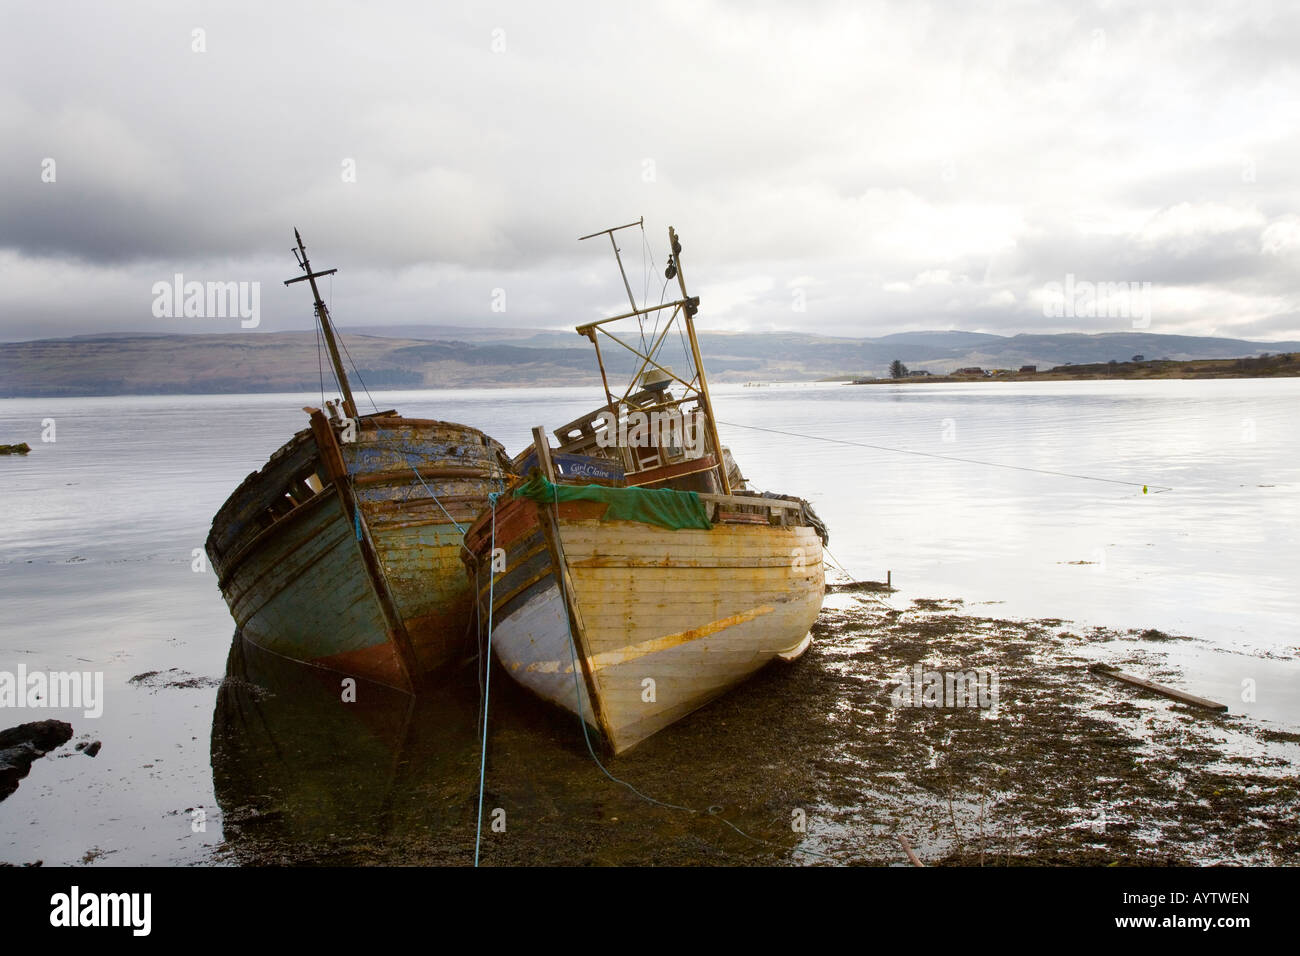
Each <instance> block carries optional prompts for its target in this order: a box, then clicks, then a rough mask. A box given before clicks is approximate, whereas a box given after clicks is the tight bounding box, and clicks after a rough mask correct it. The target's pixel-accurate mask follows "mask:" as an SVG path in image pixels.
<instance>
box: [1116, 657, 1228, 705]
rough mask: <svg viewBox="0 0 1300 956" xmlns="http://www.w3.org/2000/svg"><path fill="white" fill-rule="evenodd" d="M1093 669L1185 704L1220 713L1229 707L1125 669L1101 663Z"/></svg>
mask: <svg viewBox="0 0 1300 956" xmlns="http://www.w3.org/2000/svg"><path fill="white" fill-rule="evenodd" d="M1093 671H1094V672H1095V673H1098V674H1105V675H1106V676H1107V677H1113V678H1115V680H1117V681H1123V682H1124V683H1125V684H1132V685H1133V686H1134V687H1141V688H1142V689H1144V690H1149V691H1153V692H1154V693H1157V694H1162V695H1163V696H1165V697H1168V698H1170V699H1172V700H1177V701H1182V702H1183V703H1184V704H1192V705H1193V706H1196V707H1204V708H1205V709H1206V710H1215V711H1219V712H1220V713H1224V712H1226V711H1227V709H1228V705H1227V704H1220V703H1219V702H1218V701H1213V700H1208V699H1206V698H1204V697H1197V696H1196V695H1195V694H1189V693H1187V692H1186V691H1181V690H1176V689H1175V688H1173V687H1166V686H1165V685H1164V684H1157V683H1155V682H1154V681H1149V680H1144V679H1143V678H1141V677H1134V676H1133V675H1132V674H1125V673H1124V672H1123V671H1119V670H1115V669H1114V668H1113V667H1106V666H1105V665H1099V666H1097V667H1094V668H1093Z"/></svg>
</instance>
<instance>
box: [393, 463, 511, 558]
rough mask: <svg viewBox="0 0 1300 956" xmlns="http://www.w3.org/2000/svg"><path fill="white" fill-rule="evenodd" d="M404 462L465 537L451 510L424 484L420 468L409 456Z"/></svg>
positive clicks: (494, 517)
mask: <svg viewBox="0 0 1300 956" xmlns="http://www.w3.org/2000/svg"><path fill="white" fill-rule="evenodd" d="M406 463H407V464H408V465H411V471H413V472H415V480H416V481H418V482H419V483H420V484H422V485H424V490H425V491H427V492H428V493H429V497H430V498H432V499H433V501H434V503H435V504H436V505H437V506H438V507H439V508H442V513H443V514H445V515H446V516H447V520H448V521H450V522H451V523H452V524H454V525H455V526H456V530H457V531H459V532H460V536H461V537H462V538H464V537H465V529H464V528H463V527H461V524H460V522H459V521H457V520H456V519H455V518H453V517H452V516H451V512H449V511H448V510H447V509H446V508H443V506H442V501H441V500H440V499H439V498H438V496H437V495H435V494H434V493H433V489H432V488H430V487H429V486H428V485H426V484H424V478H423V477H421V475H420V470H419V469H418V468H416V467H415V465H413V464H411V459H410V456H406ZM490 496H491V494H489V497H490ZM492 517H493V520H495V519H496V515H495V514H493V516H492Z"/></svg>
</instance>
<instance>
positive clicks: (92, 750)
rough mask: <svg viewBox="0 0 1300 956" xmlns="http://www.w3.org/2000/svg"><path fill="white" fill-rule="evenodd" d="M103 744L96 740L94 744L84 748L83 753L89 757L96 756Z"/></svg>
mask: <svg viewBox="0 0 1300 956" xmlns="http://www.w3.org/2000/svg"><path fill="white" fill-rule="evenodd" d="M102 746H104V745H103V743H101V742H100V741H98V740H96V741H95V742H94V743H93V744H89V745H87V747H86V749H85V750H83V751H82V753H84V754H85V755H86V756H87V757H93V756H95V754H97V753H99V748H100V747H102Z"/></svg>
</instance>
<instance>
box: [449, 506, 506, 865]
mask: <svg viewBox="0 0 1300 956" xmlns="http://www.w3.org/2000/svg"><path fill="white" fill-rule="evenodd" d="M500 497H501V494H500V493H499V492H496V491H493V492H489V493H488V508H490V509H491V511H492V544H491V546H490V547H489V549H488V562H489V564H488V620H487V665H486V670H487V678H486V681H485V683H484V686H483V748H482V750H481V752H480V754H479V764H478V831H477V832H476V833H475V835H474V865H475V866H478V856H479V848H480V847H481V845H482V843H483V788H484V783H485V781H486V780H487V732H488V703H489V701H490V700H491V695H492V595H493V588H494V586H495V585H496V575H495V574H493V573H492V565H491V563H490V562H491V561H492V554H493V552H495V551H496V549H497V499H498V498H500ZM449 517H450V516H449ZM474 599H475V602H476V603H477V601H478V595H475V597H474Z"/></svg>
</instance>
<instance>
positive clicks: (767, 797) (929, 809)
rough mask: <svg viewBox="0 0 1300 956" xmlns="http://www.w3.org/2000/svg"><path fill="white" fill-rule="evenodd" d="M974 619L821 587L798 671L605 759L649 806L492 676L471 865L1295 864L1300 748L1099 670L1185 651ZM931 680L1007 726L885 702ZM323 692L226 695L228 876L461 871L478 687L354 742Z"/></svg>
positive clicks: (379, 715) (1137, 634)
mask: <svg viewBox="0 0 1300 956" xmlns="http://www.w3.org/2000/svg"><path fill="white" fill-rule="evenodd" d="M960 603H961V602H960V601H945V600H917V601H914V602H912V603H911V604H909V605H907V606H905V607H897V608H896V607H893V606H891V605H890V603H889V595H888V593H887V592H883V591H879V590H873V589H871V588H856V589H850V590H841V591H839V592H838V593H836V594H834V595H833V596H829V597H828V602H827V604H828V606H827V608H826V609H824V610H823V612H822V615H821V617H820V618H819V620H818V622H817V625H816V628H815V630H814V637H815V644H814V645H813V648H812V649H811V650H810V652H809V653H808V654H807V655H805V656H804V658H803V659H801V660H800V661H798V662H796V663H795V664H793V665H778V666H772V667H770V668H768V669H766V670H765V671H763V672H762V673H760V674H759V675H758V676H757V677H756V678H754V679H753V680H751V681H749V682H747V683H746V684H745V685H743V686H742V687H740V688H738V689H737V690H736V691H734V692H732V693H730V694H727V695H725V696H724V697H722V698H720V699H719V700H718V701H716V702H714V703H713V704H711V705H710V706H708V707H706V708H705V709H703V710H701V711H699V712H697V713H695V714H693V715H690V716H689V717H687V718H685V719H684V720H682V721H681V722H679V723H678V724H676V725H675V726H674V727H672V728H670V729H669V730H667V731H664V732H662V733H660V734H659V735H657V736H656V737H654V738H651V739H650V740H648V741H646V742H645V743H644V744H642V745H641V746H639V747H638V748H636V749H635V750H633V751H631V752H629V753H628V754H625V755H623V756H622V757H619V758H617V759H607V760H605V764H606V767H607V769H608V770H609V772H610V773H611V774H613V775H614V776H615V777H618V778H620V779H621V780H623V781H625V782H626V783H628V784H631V785H632V786H634V787H635V788H636V789H637V790H639V791H640V792H641V793H642V794H644V795H645V797H647V798H650V799H645V798H643V797H642V796H638V795H637V794H635V793H633V792H632V791H631V790H629V789H628V788H627V787H625V786H623V785H620V784H619V783H616V782H613V781H611V780H610V779H609V778H608V777H606V776H605V775H604V773H603V772H602V771H601V769H600V768H599V767H598V766H597V765H596V763H595V762H594V761H593V759H592V757H591V755H590V754H589V753H588V752H587V748H586V744H585V742H584V739H583V735H582V732H581V728H580V725H579V724H578V723H577V721H576V720H575V719H574V718H573V717H572V715H569V714H566V713H563V712H560V711H558V710H556V709H552V708H548V707H545V706H543V705H540V704H539V703H538V702H537V701H536V700H534V699H533V698H532V697H531V696H529V695H528V694H527V693H526V692H524V691H522V690H521V689H519V688H518V687H516V686H515V685H514V684H513V683H512V682H511V681H509V680H508V679H507V678H505V677H504V675H503V674H501V673H500V672H499V671H497V672H495V673H494V675H493V681H492V697H491V700H492V707H491V715H492V716H491V719H490V727H489V737H488V739H489V747H488V759H487V772H486V791H485V797H484V807H485V825H484V833H483V839H482V845H481V850H480V852H481V862H482V864H483V865H490V866H502V865H506V866H514V865H525V866H526V865H539V864H552V865H636V866H665V865H668V866H671V865H698V864H706V865H778V866H779V865H841V864H848V865H854V864H866V865H906V857H905V855H904V852H903V849H902V847H901V845H900V843H899V841H898V837H899V836H900V835H903V836H905V837H906V838H907V840H908V841H909V842H910V844H911V846H912V847H913V848H914V849H915V852H916V853H917V855H918V856H919V857H920V859H921V860H922V861H924V863H925V864H926V865H973V866H979V865H984V866H992V865H1078V864H1091V865H1112V864H1118V865H1123V866H1141V865H1171V864H1264V865H1294V864H1296V863H1297V862H1300V781H1298V780H1297V777H1296V773H1295V766H1296V758H1297V754H1300V734H1296V733H1291V732H1289V731H1288V730H1280V729H1278V728H1276V727H1272V728H1270V727H1269V726H1268V725H1266V724H1265V723H1263V722H1260V721H1256V720H1253V719H1251V718H1249V717H1245V716H1243V715H1240V714H1235V715H1234V714H1233V713H1232V710H1231V703H1232V702H1231V701H1225V703H1228V704H1229V712H1228V713H1227V714H1215V713H1211V712H1207V711H1204V710H1201V709H1198V708H1193V707H1189V706H1187V705H1184V704H1179V703H1176V702H1174V701H1171V700H1168V699H1165V698H1161V697H1158V696H1155V695H1152V694H1150V693H1149V692H1144V691H1142V690H1140V689H1138V688H1132V687H1128V686H1126V685H1121V684H1117V683H1115V682H1113V681H1110V680H1108V679H1106V678H1105V677H1103V676H1100V675H1098V674H1096V673H1094V672H1092V671H1090V669H1089V668H1090V667H1091V666H1092V665H1093V664H1095V663H1096V662H1098V661H1105V662H1107V663H1110V664H1113V665H1123V666H1125V667H1126V669H1129V670H1132V671H1133V672H1135V673H1140V674H1142V675H1143V676H1146V677H1148V678H1150V679H1153V680H1164V681H1167V682H1170V683H1176V682H1177V680H1178V678H1179V674H1178V673H1177V669H1176V668H1174V667H1172V666H1171V665H1170V664H1169V663H1168V661H1167V659H1166V656H1167V655H1166V654H1165V652H1164V651H1163V650H1162V648H1164V647H1166V646H1169V645H1171V644H1173V643H1177V642H1181V641H1189V640H1195V639H1194V638H1190V637H1182V636H1176V635H1166V634H1161V633H1159V632H1155V631H1150V630H1145V631H1143V630H1138V629H1134V630H1133V631H1129V632H1118V631H1112V630H1106V629H1101V628H1090V629H1081V628H1078V627H1073V626H1071V625H1070V624H1069V623H1067V622H1063V621H1058V620H1029V621H1024V620H1004V619H999V618H996V617H987V616H980V615H975V614H969V613H964V612H962V611H961V610H960ZM232 660H234V655H233V653H232ZM918 663H919V664H922V665H924V666H925V667H927V668H928V667H937V668H946V669H960V670H970V669H976V668H985V669H990V670H991V671H996V673H997V675H998V688H999V701H998V706H997V708H996V711H995V712H994V713H990V711H989V710H988V709H979V708H975V707H955V708H954V707H936V708H928V707H899V706H895V704H896V701H895V700H894V699H892V698H891V694H892V693H893V692H894V689H895V688H897V687H898V686H899V684H900V681H903V680H905V679H906V677H907V675H908V673H909V671H910V669H911V668H913V667H914V665H916V664H918ZM262 683H263V684H264V683H265V682H262ZM321 688H322V690H321V693H320V694H319V695H318V696H319V699H318V700H317V701H316V702H315V703H312V704H310V705H308V704H307V703H305V702H304V700H303V699H302V695H301V694H300V693H299V692H298V689H296V688H295V689H294V691H293V692H292V693H288V694H287V693H286V690H285V688H284V687H283V686H279V687H277V686H275V685H274V684H272V685H271V687H270V689H267V687H265V686H261V684H259V683H257V682H250V681H247V680H245V679H243V678H240V677H237V676H232V677H228V679H227V681H226V683H225V684H224V685H223V687H222V688H221V691H220V692H219V701H218V708H217V709H218V714H217V720H216V722H215V723H214V730H213V765H214V771H215V772H216V774H217V778H216V783H217V793H218V798H219V800H220V802H221V806H222V809H223V812H224V826H225V834H226V842H225V843H224V844H223V846H222V847H221V848H220V849H219V850H218V852H217V854H216V857H215V859H214V861H213V862H218V863H222V862H224V863H233V864H247V865H259V864H266V863H322V864H339V865H369V864H397V865H403V864H419V865H429V864H444V865H467V864H469V863H471V862H472V861H473V858H474V844H475V820H476V811H477V802H478V770H479V763H478V759H479V749H478V740H479V738H478V734H479V725H478V718H477V713H478V706H479V700H480V693H481V688H480V687H479V685H478V681H477V679H476V677H475V675H474V673H473V671H472V670H467V671H466V672H464V673H462V674H461V675H460V679H459V680H458V682H457V684H456V687H455V688H454V690H453V691H452V692H451V693H449V694H448V695H446V696H445V697H444V699H442V700H441V701H440V702H438V703H437V704H436V705H434V706H435V710H434V711H433V712H430V711H428V710H426V709H425V708H426V706H427V705H424V704H421V705H420V706H419V707H417V708H414V709H413V708H411V707H409V706H407V705H406V704H404V703H402V701H400V700H396V699H395V700H394V701H392V702H391V706H384V707H376V708H374V709H372V710H370V711H368V712H366V713H365V714H362V715H360V716H358V713H357V712H355V711H353V712H349V713H348V715H347V718H346V719H347V720H349V721H357V720H359V721H360V722H359V723H357V724H356V725H355V726H353V725H351V724H338V725H337V726H331V725H330V721H333V720H336V719H343V718H341V717H339V714H338V712H339V709H340V708H339V707H338V705H337V704H336V703H335V696H334V691H333V682H332V680H329V679H326V680H323V681H321ZM223 701H224V704H223ZM223 707H224V711H225V713H224V714H223ZM356 727H364V732H363V733H358V732H357V731H356ZM350 728H351V729H350ZM268 735H269V738H268ZM318 738H319V739H318ZM651 800H653V801H658V802H659V803H658V804H656V803H654V802H651ZM662 804H671V805H673V806H672V807H667V806H663V805H662ZM498 811H499V812H498ZM494 812H495V818H496V819H497V821H498V824H499V826H500V827H501V828H502V829H497V830H494V829H492V828H491V826H490V822H491V820H492V819H493V818H494V816H493V815H494ZM800 827H802V829H800ZM742 831H743V832H742Z"/></svg>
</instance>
